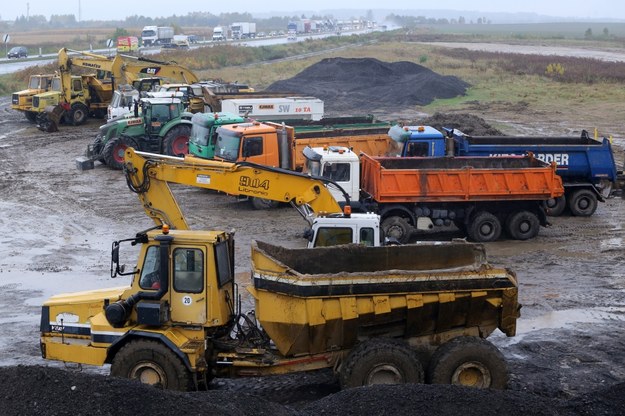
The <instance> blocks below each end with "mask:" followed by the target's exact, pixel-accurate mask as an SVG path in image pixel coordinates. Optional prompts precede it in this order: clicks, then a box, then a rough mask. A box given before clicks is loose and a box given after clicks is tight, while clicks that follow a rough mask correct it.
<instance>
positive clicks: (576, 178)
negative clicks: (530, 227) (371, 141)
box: [389, 126, 622, 217]
mask: <svg viewBox="0 0 625 416" xmlns="http://www.w3.org/2000/svg"><path fill="white" fill-rule="evenodd" d="M444 132H445V134H443V133H442V132H440V131H438V130H436V129H435V128H433V127H430V126H405V127H394V128H392V129H391V131H389V134H390V135H391V137H393V139H395V140H396V141H399V142H401V143H403V147H402V153H401V155H402V156H413V157H414V156H423V157H443V156H511V155H522V154H526V153H527V152H532V153H533V154H534V157H536V158H537V159H540V160H542V161H545V162H548V163H551V162H554V163H556V165H557V170H556V172H557V173H558V175H560V176H561V177H562V181H563V184H564V189H565V194H564V195H563V196H562V197H559V198H556V199H552V200H549V202H548V203H547V208H548V212H549V214H550V215H552V216H557V215H560V214H562V212H563V211H564V210H565V209H566V208H567V207H568V209H569V211H570V212H571V214H572V215H575V216H583V217H587V216H591V215H592V214H594V212H595V211H596V209H597V201H602V202H603V201H605V198H608V197H609V196H610V195H611V193H612V191H613V190H614V188H615V186H616V184H617V183H618V182H619V181H620V179H621V177H622V172H618V171H617V167H616V163H615V161H614V154H613V151H612V146H611V143H610V140H609V139H607V138H602V139H601V140H595V139H593V138H591V137H590V136H589V135H588V132H587V131H585V130H584V131H582V134H581V136H580V137H543V136H536V137H519V136H469V135H466V134H464V133H462V132H461V131H459V130H456V129H444ZM619 175H620V176H619Z"/></svg>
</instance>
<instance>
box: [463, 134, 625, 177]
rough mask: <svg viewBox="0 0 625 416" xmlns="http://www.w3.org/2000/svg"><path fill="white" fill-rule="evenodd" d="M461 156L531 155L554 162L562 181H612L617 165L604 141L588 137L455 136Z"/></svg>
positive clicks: (605, 139) (615, 174)
mask: <svg viewBox="0 0 625 416" xmlns="http://www.w3.org/2000/svg"><path fill="white" fill-rule="evenodd" d="M454 140H455V142H456V148H457V154H458V155H460V156H503V155H522V154H525V153H526V152H532V153H533V154H534V156H535V157H536V158H537V159H540V160H543V161H545V162H548V163H549V162H555V163H556V164H557V165H558V166H557V172H558V174H559V175H560V176H562V177H563V178H565V179H566V178H584V179H586V180H589V181H595V180H600V179H607V180H609V181H612V182H613V181H615V180H616V177H617V169H616V163H615V161H614V154H613V152H612V146H611V144H610V141H609V140H608V139H607V138H603V139H602V140H601V141H599V140H595V139H593V138H591V137H588V136H587V135H582V136H580V137H523V136H517V137H507V136H465V135H455V136H454Z"/></svg>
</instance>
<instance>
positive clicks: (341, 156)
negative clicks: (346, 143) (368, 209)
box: [303, 146, 360, 208]
mask: <svg viewBox="0 0 625 416" xmlns="http://www.w3.org/2000/svg"><path fill="white" fill-rule="evenodd" d="M304 158H305V159H306V162H305V165H304V170H303V172H304V173H307V174H309V175H311V176H319V177H323V178H327V179H332V180H333V181H335V182H336V183H337V184H339V185H340V186H341V187H342V188H343V189H344V190H345V192H347V194H348V195H349V197H350V199H351V205H352V206H353V207H354V208H358V206H359V202H358V200H359V199H360V161H359V158H358V155H357V154H356V153H355V152H353V151H352V150H351V149H349V148H347V147H342V146H324V147H307V148H305V149H304ZM328 188H329V190H330V192H331V193H332V196H334V199H336V200H337V201H338V202H339V204H344V202H343V201H345V197H344V196H343V193H342V192H341V191H340V190H338V189H336V188H335V187H328Z"/></svg>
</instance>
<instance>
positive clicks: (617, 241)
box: [600, 237, 623, 251]
mask: <svg viewBox="0 0 625 416" xmlns="http://www.w3.org/2000/svg"><path fill="white" fill-rule="evenodd" d="M621 247H623V239H622V238H620V237H615V238H609V239H607V240H603V241H601V247H600V250H601V251H604V250H613V249H615V248H621Z"/></svg>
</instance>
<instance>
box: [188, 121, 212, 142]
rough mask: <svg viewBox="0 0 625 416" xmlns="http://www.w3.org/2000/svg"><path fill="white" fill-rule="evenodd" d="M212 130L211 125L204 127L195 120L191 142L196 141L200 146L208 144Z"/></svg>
mask: <svg viewBox="0 0 625 416" xmlns="http://www.w3.org/2000/svg"><path fill="white" fill-rule="evenodd" d="M198 114H199V113H198ZM210 131H211V130H210V127H204V126H202V125H201V124H197V123H195V122H194V123H193V126H192V127H191V137H190V139H189V140H190V141H191V143H195V144H197V145H198V146H208V136H209V134H210Z"/></svg>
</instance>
